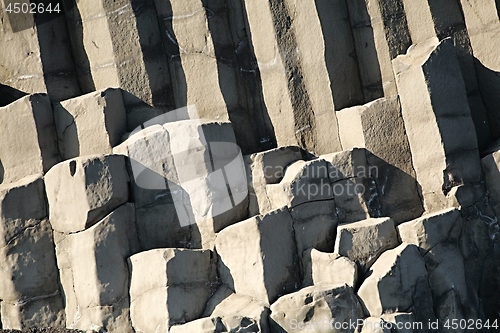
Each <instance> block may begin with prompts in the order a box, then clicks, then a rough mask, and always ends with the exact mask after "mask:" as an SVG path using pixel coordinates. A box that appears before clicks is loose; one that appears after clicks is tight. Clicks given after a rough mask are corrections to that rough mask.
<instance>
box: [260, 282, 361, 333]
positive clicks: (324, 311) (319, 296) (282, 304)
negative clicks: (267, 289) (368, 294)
mask: <svg viewBox="0 0 500 333" xmlns="http://www.w3.org/2000/svg"><path fill="white" fill-rule="evenodd" d="M271 311H272V313H271V317H270V318H271V326H272V329H273V332H293V331H294V330H297V329H301V330H314V331H315V332H324V333H326V332H354V329H351V328H348V329H335V323H345V322H348V323H349V322H357V320H358V319H360V318H362V317H363V310H362V307H361V304H360V303H359V301H358V298H357V297H356V295H355V294H354V291H353V290H352V288H351V287H348V286H338V285H337V286H336V285H333V286H332V285H321V286H312V287H307V288H304V289H301V290H299V291H297V292H295V293H292V294H288V295H285V296H282V297H280V298H279V299H278V300H277V301H276V302H275V303H274V304H273V305H272V306H271ZM325 322H326V323H325ZM299 325H300V326H299ZM314 325H316V326H314ZM332 326H333V329H332Z"/></svg>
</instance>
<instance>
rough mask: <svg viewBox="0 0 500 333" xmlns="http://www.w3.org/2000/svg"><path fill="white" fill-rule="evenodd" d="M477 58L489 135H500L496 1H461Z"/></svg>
mask: <svg viewBox="0 0 500 333" xmlns="http://www.w3.org/2000/svg"><path fill="white" fill-rule="evenodd" d="M460 4H461V5H462V8H461V9H462V12H463V15H464V17H465V24H466V26H467V30H468V32H469V37H470V44H471V45H472V50H473V52H474V58H475V60H476V68H477V75H478V80H479V88H480V89H481V95H482V96H483V99H484V103H485V104H486V107H487V109H488V119H489V121H490V128H491V132H492V133H491V134H492V135H493V136H494V137H499V136H500V130H499V128H500V127H499V125H500V111H498V105H500V59H499V57H498V49H497V47H498V45H499V44H500V20H499V16H498V15H499V14H498V13H499V10H498V6H499V3H498V1H494V0H486V1H477V0H460Z"/></svg>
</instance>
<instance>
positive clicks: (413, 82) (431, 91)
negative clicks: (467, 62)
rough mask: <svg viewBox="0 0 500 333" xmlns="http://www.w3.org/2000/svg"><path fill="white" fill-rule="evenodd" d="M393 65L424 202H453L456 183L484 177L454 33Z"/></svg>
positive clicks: (432, 206)
mask: <svg viewBox="0 0 500 333" xmlns="http://www.w3.org/2000/svg"><path fill="white" fill-rule="evenodd" d="M393 67H394V73H395V75H396V81H397V85H398V91H399V95H400V99H401V107H402V114H403V119H404V122H405V128H406V132H407V134H408V141H409V144H410V149H411V152H412V158H413V166H414V168H415V172H416V178H417V181H418V183H419V184H420V186H421V188H422V195H423V198H424V207H425V209H426V211H437V210H441V209H444V208H447V207H450V204H449V200H448V198H447V194H448V192H449V191H450V190H451V188H452V187H454V186H458V185H462V184H473V183H476V182H479V180H480V179H481V174H480V172H479V171H480V169H479V167H478V164H479V154H478V150H477V139H476V136H475V135H474V133H475V130H474V124H473V122H472V118H471V116H470V109H469V106H468V102H467V93H466V90H465V85H464V83H463V79H462V77H461V74H460V70H459V69H460V68H459V64H458V61H457V57H456V53H455V50H454V48H453V45H452V43H451V41H450V39H445V40H443V41H442V42H438V40H437V38H434V39H429V40H427V41H425V42H422V43H420V44H418V45H415V46H413V47H411V48H410V49H409V50H408V53H407V54H406V55H401V56H399V57H398V58H396V59H395V60H394V61H393ZM429 165H432V167H431V168H429Z"/></svg>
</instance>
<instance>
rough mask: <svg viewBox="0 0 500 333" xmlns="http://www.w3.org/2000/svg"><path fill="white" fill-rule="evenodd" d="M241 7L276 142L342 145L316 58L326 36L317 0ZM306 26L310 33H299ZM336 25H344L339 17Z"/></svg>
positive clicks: (323, 147)
mask: <svg viewBox="0 0 500 333" xmlns="http://www.w3.org/2000/svg"><path fill="white" fill-rule="evenodd" d="M245 9H246V14H247V18H248V26H249V30H250V34H251V36H253V38H252V41H251V42H252V45H253V51H254V53H255V57H256V59H257V62H258V65H259V70H260V76H261V79H262V92H263V96H264V101H265V103H266V106H267V109H268V111H269V117H270V119H271V122H272V123H273V125H274V132H275V135H276V140H277V143H278V146H280V147H281V146H287V145H300V146H301V147H302V148H306V149H308V150H310V151H313V152H316V153H327V152H331V151H338V150H340V140H339V137H338V132H337V119H336V117H335V112H334V110H335V106H334V101H333V98H332V97H331V96H332V90H331V89H330V82H329V80H328V70H327V66H326V63H325V61H323V60H321V61H318V54H324V50H325V41H324V39H323V38H322V37H323V34H322V30H321V22H320V18H319V16H318V12H317V11H316V8H315V3H314V2H313V1H302V2H294V1H284V2H281V3H276V4H272V5H270V4H269V3H268V2H266V1H252V2H245ZM292 13H293V14H292ZM285 22H289V23H290V25H289V26H285ZM304 26H307V31H308V32H309V33H307V34H301V33H300V32H301V30H302V29H303V27H304ZM338 26H339V27H341V28H342V26H343V27H344V28H345V24H343V23H341V22H338ZM345 30H347V31H348V29H344V31H345ZM256 36H258V37H256ZM343 50H345V53H348V51H347V49H343ZM339 52H342V51H339ZM341 59H342V60H339V62H342V61H344V62H342V63H343V64H344V63H345V67H343V69H345V70H348V68H351V67H349V66H350V65H352V62H351V61H350V59H349V58H348V57H343V58H342V57H341ZM345 60H347V62H345ZM333 87H334V88H335V86H333ZM343 88H344V86H342V87H339V88H338V89H343ZM290 133H295V135H293V136H291V135H290Z"/></svg>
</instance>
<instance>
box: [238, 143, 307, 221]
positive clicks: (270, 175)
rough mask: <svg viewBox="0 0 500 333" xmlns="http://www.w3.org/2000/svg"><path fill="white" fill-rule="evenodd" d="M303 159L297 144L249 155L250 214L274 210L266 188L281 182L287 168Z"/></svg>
mask: <svg viewBox="0 0 500 333" xmlns="http://www.w3.org/2000/svg"><path fill="white" fill-rule="evenodd" d="M302 159H303V156H302V151H301V150H300V148H299V147H296V146H290V147H280V148H276V149H271V150H268V151H264V152H261V153H256V154H252V155H250V156H249V160H248V162H247V163H246V165H248V167H247V177H248V184H249V185H248V188H249V192H250V193H249V208H248V209H249V213H250V216H254V215H259V214H266V213H268V212H270V211H272V210H273V208H272V204H271V201H270V199H269V196H268V194H267V190H266V186H267V184H276V183H279V182H280V181H281V180H282V179H283V176H284V175H285V170H286V168H287V167H288V166H289V165H290V164H292V163H294V162H296V161H299V160H302Z"/></svg>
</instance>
